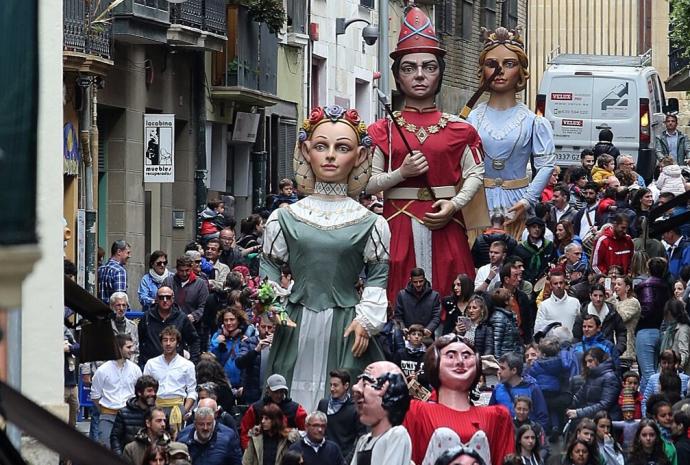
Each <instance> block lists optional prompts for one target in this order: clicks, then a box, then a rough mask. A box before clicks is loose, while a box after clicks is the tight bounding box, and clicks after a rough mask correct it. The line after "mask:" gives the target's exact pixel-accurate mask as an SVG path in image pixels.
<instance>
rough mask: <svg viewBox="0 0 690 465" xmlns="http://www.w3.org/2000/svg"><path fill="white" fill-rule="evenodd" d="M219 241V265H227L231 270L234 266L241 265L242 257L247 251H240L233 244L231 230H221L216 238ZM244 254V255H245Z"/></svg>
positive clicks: (233, 233)
mask: <svg viewBox="0 0 690 465" xmlns="http://www.w3.org/2000/svg"><path fill="white" fill-rule="evenodd" d="M218 239H219V240H220V247H221V251H220V257H219V258H218V260H220V262H221V263H225V264H226V265H228V267H229V268H230V269H232V268H233V267H234V266H235V265H239V264H241V263H242V257H243V256H244V255H245V254H246V253H249V252H248V251H245V250H242V249H241V248H240V247H238V246H237V243H236V242H235V231H234V230H233V229H232V228H223V229H221V231H220V235H219V236H218ZM245 252H246V253H245Z"/></svg>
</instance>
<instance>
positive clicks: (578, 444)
mask: <svg viewBox="0 0 690 465" xmlns="http://www.w3.org/2000/svg"><path fill="white" fill-rule="evenodd" d="M563 465H600V461H599V451H597V449H596V448H595V447H594V446H593V445H591V444H589V443H588V442H586V441H584V440H582V439H575V440H574V441H571V442H570V444H568V448H567V449H566V451H565V459H564V461H563Z"/></svg>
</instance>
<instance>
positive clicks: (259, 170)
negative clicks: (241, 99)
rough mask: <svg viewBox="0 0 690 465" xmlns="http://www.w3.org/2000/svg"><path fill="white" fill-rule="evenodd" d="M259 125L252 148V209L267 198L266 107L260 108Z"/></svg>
mask: <svg viewBox="0 0 690 465" xmlns="http://www.w3.org/2000/svg"><path fill="white" fill-rule="evenodd" d="M259 118H260V119H259V127H258V129H257V131H256V142H255V143H254V147H253V150H252V155H251V157H252V158H251V161H252V209H256V208H259V207H263V206H264V201H265V200H266V165H267V163H268V152H267V151H266V109H265V108H261V109H260V110H259Z"/></svg>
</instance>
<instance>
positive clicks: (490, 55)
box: [482, 45, 520, 92]
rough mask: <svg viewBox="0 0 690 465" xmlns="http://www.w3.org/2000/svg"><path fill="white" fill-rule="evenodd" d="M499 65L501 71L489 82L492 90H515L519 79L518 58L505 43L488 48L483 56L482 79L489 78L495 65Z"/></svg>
mask: <svg viewBox="0 0 690 465" xmlns="http://www.w3.org/2000/svg"><path fill="white" fill-rule="evenodd" d="M495 64H498V65H499V66H500V67H501V72H500V73H499V75H498V76H496V79H494V80H493V81H492V82H491V90H492V91H493V92H507V91H510V90H516V89H517V84H518V82H519V81H520V60H519V58H518V55H517V53H515V52H513V51H512V50H509V49H508V48H507V47H506V46H505V45H498V46H496V47H494V48H492V49H491V50H489V51H488V52H487V54H486V57H485V58H484V66H483V68H482V73H484V79H489V77H490V76H491V75H492V74H493V72H494V68H495V66H492V65H495Z"/></svg>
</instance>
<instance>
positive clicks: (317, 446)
mask: <svg viewBox="0 0 690 465" xmlns="http://www.w3.org/2000/svg"><path fill="white" fill-rule="evenodd" d="M327 424H328V418H327V417H326V414H325V413H323V412H319V411H316V412H313V413H310V414H309V416H307V434H306V435H304V437H303V438H302V439H300V440H299V441H297V442H295V443H294V444H293V445H291V446H290V449H289V450H294V451H297V452H299V453H301V454H302V460H303V462H302V463H304V465H324V464H328V465H345V459H343V454H342V452H341V451H340V447H338V445H337V444H336V443H335V442H333V441H330V440H328V439H326V437H325V433H326V427H327Z"/></svg>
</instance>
